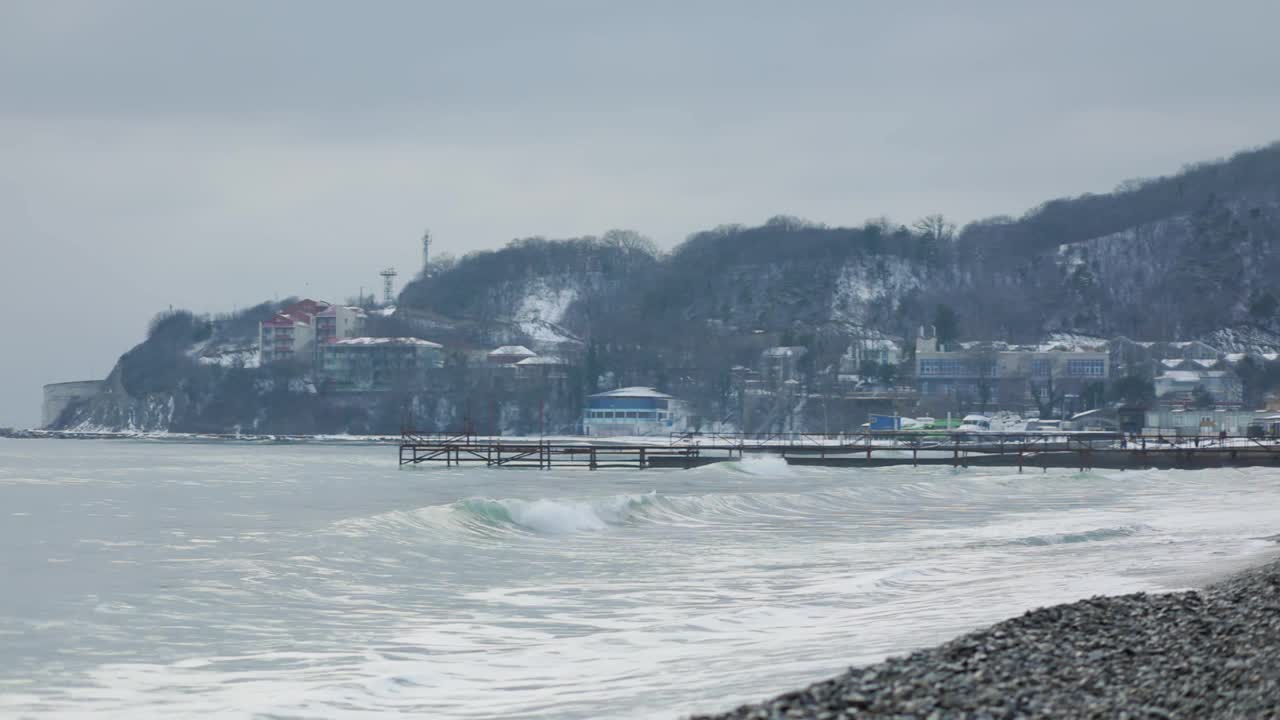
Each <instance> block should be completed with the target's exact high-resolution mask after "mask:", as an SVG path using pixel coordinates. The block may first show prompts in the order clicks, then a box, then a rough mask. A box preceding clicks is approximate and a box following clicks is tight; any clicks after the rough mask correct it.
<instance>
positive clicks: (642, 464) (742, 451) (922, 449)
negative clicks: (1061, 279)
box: [400, 430, 1280, 472]
mask: <svg viewBox="0 0 1280 720" xmlns="http://www.w3.org/2000/svg"><path fill="white" fill-rule="evenodd" d="M748 454H773V455H778V456H780V457H782V458H783V459H785V460H786V461H787V462H788V463H789V464H792V465H820V466H827V467H866V468H870V467H889V466H894V465H912V466H920V465H944V466H946V465H949V466H952V467H969V466H984V467H1017V468H1018V469H1019V471H1020V472H1021V471H1022V470H1024V469H1026V468H1040V469H1045V470H1047V469H1048V468H1051V467H1053V468H1076V469H1080V470H1088V469H1092V468H1098V469H1114V470H1123V469H1139V468H1155V469H1175V468H1181V469H1193V468H1209V467H1247V466H1280V444H1277V441H1276V440H1275V439H1265V438H1240V437H1231V438H1212V439H1210V438H1201V439H1198V440H1196V441H1194V442H1193V441H1192V440H1190V439H1188V438H1174V439H1166V438H1164V437H1161V436H1146V437H1143V436H1136V437H1132V438H1130V437H1126V436H1122V435H1121V434H1120V433H1111V432H1073V433H1062V432H1058V433H1052V432H1048V433H961V432H953V431H869V432H859V433H850V434H831V435H824V434H816V433H777V434H766V435H755V434H753V435H747V434H740V433H706V434H703V433H673V434H671V435H670V436H669V437H668V438H666V439H665V441H663V440H660V439H657V438H655V439H654V441H653V442H651V443H638V442H634V441H632V442H611V441H609V440H607V439H603V438H581V439H577V438H558V439H543V438H504V437H485V436H478V435H474V434H471V433H421V432H416V431H411V430H406V431H403V432H402V433H401V437H400V465H401V466H406V465H409V466H417V465H422V464H428V465H439V464H443V465H444V466H446V467H454V466H462V465H473V464H483V465H484V466H486V467H523V468H538V469H541V470H550V469H553V468H568V467H577V468H585V469H588V470H599V469H604V468H631V469H640V470H644V469H646V468H654V467H658V468H693V467H700V466H702V465H708V464H711V463H717V462H725V461H729V460H737V459H740V458H742V457H743V456H744V455H748Z"/></svg>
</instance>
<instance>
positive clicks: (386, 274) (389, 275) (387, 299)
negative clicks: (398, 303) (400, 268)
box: [378, 267, 396, 305]
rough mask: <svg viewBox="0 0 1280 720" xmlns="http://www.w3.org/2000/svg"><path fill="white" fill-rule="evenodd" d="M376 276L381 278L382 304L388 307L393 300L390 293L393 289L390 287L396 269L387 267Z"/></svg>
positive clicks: (393, 281) (394, 277) (393, 297)
mask: <svg viewBox="0 0 1280 720" xmlns="http://www.w3.org/2000/svg"><path fill="white" fill-rule="evenodd" d="M378 274H379V275H381V276H382V302H383V303H384V304H387V305H390V304H391V303H392V301H393V300H395V296H394V295H392V293H391V291H392V290H393V289H394V288H393V287H392V286H393V284H394V283H395V279H396V269H395V268H392V267H389V268H387V269H386V270H383V271H382V272H380V273H378Z"/></svg>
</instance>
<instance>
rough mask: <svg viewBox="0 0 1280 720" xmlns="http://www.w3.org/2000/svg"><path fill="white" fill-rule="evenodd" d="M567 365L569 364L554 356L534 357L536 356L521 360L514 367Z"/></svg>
mask: <svg viewBox="0 0 1280 720" xmlns="http://www.w3.org/2000/svg"><path fill="white" fill-rule="evenodd" d="M568 364H569V363H567V362H565V361H564V359H563V358H558V357H556V356H554V355H536V356H534V357H528V358H525V359H523V360H521V361H520V362H518V363H516V365H521V366H529V365H568Z"/></svg>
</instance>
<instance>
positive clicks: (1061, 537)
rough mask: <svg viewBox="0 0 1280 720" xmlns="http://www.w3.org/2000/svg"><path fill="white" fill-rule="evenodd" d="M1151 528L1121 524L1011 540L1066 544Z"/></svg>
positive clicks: (1134, 533)
mask: <svg viewBox="0 0 1280 720" xmlns="http://www.w3.org/2000/svg"><path fill="white" fill-rule="evenodd" d="M1150 529H1151V528H1149V527H1147V526H1146V525H1121V526H1119V527H1109V528H1096V529H1094V530H1081V531H1079V532H1065V533H1053V534H1049V535H1031V536H1029V537H1023V538H1018V539H1016V540H1013V541H1011V544H1013V545H1066V544H1070V543H1087V542H1100V541H1105V540H1116V539H1119V538H1126V537H1132V536H1134V535H1137V534H1138V533H1141V532H1145V531H1147V530H1150Z"/></svg>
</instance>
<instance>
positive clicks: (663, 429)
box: [582, 387, 683, 437]
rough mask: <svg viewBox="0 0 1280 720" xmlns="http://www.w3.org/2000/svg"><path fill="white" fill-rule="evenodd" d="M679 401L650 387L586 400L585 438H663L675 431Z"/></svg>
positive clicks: (583, 424) (604, 393) (680, 420)
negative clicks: (661, 436)
mask: <svg viewBox="0 0 1280 720" xmlns="http://www.w3.org/2000/svg"><path fill="white" fill-rule="evenodd" d="M678 405H679V401H677V400H676V399H675V398H673V397H672V396H670V395H668V394H666V393H662V392H658V391H657V390H655V389H653V388H650V387H626V388H620V389H618V390H610V391H608V392H602V393H596V394H595V395H591V396H590V397H588V398H587V407H586V409H585V410H584V411H583V417H582V429H583V432H584V433H585V434H587V435H592V436H597V437H609V436H613V437H617V436H623V435H625V436H633V435H663V434H666V433H669V432H672V431H673V430H677V429H679V428H678V425H680V424H682V422H683V417H681V415H682V413H680V411H679V407H678Z"/></svg>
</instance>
